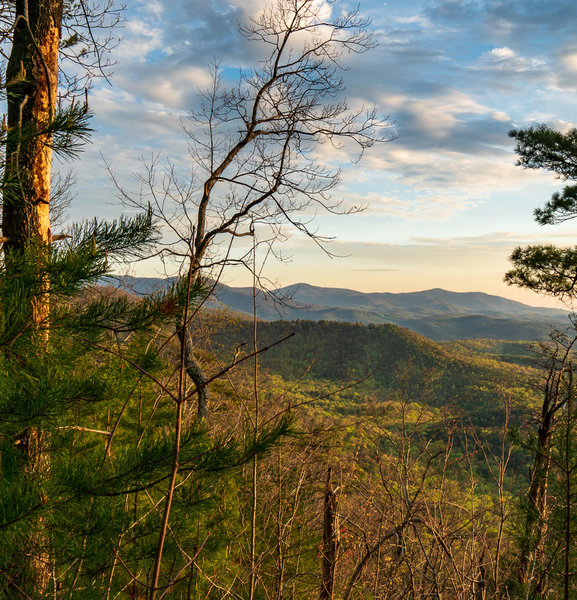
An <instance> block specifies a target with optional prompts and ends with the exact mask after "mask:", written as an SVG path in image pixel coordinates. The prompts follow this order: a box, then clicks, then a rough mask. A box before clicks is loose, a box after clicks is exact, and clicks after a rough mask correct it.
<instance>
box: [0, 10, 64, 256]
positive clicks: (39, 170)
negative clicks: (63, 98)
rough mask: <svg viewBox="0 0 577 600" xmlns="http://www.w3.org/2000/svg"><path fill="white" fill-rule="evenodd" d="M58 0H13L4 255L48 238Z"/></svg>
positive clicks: (3, 227)
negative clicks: (14, 13)
mask: <svg viewBox="0 0 577 600" xmlns="http://www.w3.org/2000/svg"><path fill="white" fill-rule="evenodd" d="M62 7H63V0H17V1H16V21H15V28H14V38H13V43H12V50H11V53H10V58H9V61H8V66H7V69H6V88H7V92H8V101H7V104H8V107H7V108H8V111H7V122H6V125H7V128H8V133H7V140H6V175H5V181H4V184H5V185H4V187H5V190H4V202H3V206H2V229H3V234H4V236H5V237H6V238H8V240H7V241H6V242H5V245H4V248H5V251H6V254H7V256H8V255H9V254H11V253H12V252H13V251H15V250H18V251H22V250H24V249H25V248H26V247H27V246H28V245H29V244H30V243H40V244H48V243H50V242H51V231H50V216H49V205H50V176H51V162H52V148H51V136H50V134H49V133H48V131H49V127H50V124H51V121H52V119H53V117H54V113H55V108H56V98H57V87H58V46H59V43H60V30H61V23H62Z"/></svg>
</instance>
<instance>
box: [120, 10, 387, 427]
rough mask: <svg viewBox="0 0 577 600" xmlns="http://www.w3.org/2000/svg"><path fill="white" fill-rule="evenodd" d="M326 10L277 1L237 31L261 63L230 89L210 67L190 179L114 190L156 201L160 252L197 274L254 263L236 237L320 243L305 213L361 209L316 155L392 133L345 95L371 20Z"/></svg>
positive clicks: (173, 176)
mask: <svg viewBox="0 0 577 600" xmlns="http://www.w3.org/2000/svg"><path fill="white" fill-rule="evenodd" d="M324 11H325V8H323V7H320V6H319V5H318V3H316V2H314V1H313V0H279V1H278V2H276V3H275V4H274V5H271V6H268V7H267V8H265V9H264V10H263V11H262V12H261V13H260V15H259V16H258V17H257V18H256V19H254V20H251V22H250V23H249V24H247V25H245V26H243V27H242V28H241V33H242V34H243V35H244V37H245V38H246V39H247V40H249V41H251V42H254V43H256V44H259V45H260V47H261V51H262V52H263V54H264V56H265V59H264V60H263V61H262V64H261V66H259V67H257V68H254V69H250V70H247V71H243V72H241V74H240V79H239V82H238V84H237V86H236V87H234V88H232V89H225V88H224V85H223V80H222V73H221V71H220V70H219V68H218V67H214V69H213V80H212V87H211V88H210V89H209V90H208V91H206V92H205V93H204V94H203V96H202V103H201V106H200V108H199V109H198V110H197V111H194V112H193V113H192V114H191V117H190V120H189V122H188V125H187V126H186V128H185V132H186V134H187V136H188V139H189V147H190V151H191V160H192V173H191V175H190V178H189V179H188V180H182V179H181V178H179V176H178V169H177V168H176V167H175V166H174V165H169V167H168V170H167V171H166V172H165V173H164V174H162V175H160V174H159V170H160V166H159V164H158V161H155V162H154V163H152V164H151V165H150V166H149V167H148V169H147V171H146V172H145V174H144V175H143V176H141V177H140V181H139V184H140V186H139V187H140V190H142V189H144V192H142V191H139V193H138V194H137V195H133V194H131V193H129V192H127V191H124V190H123V189H122V188H121V186H118V188H119V192H120V195H121V198H122V200H123V201H124V202H125V203H127V204H129V205H131V206H137V207H140V208H142V207H143V206H151V207H152V210H153V212H154V214H155V215H156V216H157V217H158V218H159V219H160V220H161V221H163V222H164V223H165V224H166V225H167V227H168V228H169V231H170V238H169V239H168V240H167V242H166V245H165V246H164V248H162V249H161V250H160V253H161V254H162V255H163V256H164V257H167V258H172V259H176V260H177V261H178V263H179V266H180V269H181V272H182V273H189V276H190V278H191V280H192V281H194V280H195V279H196V278H197V277H198V276H199V275H200V273H201V272H202V273H204V274H205V275H206V274H208V273H212V274H213V276H214V278H215V279H218V269H221V268H222V267H223V266H224V265H231V264H242V265H245V266H247V267H248V268H249V269H250V264H249V262H250V261H249V260H248V257H249V255H250V253H251V252H252V251H253V248H252V247H251V249H250V250H249V251H247V252H246V253H245V252H243V251H242V249H241V250H240V251H239V250H235V249H233V246H234V241H235V240H236V239H238V238H239V237H242V236H252V237H253V238H254V242H253V244H252V245H251V246H256V247H258V246H259V245H261V244H264V245H268V246H269V247H271V246H272V245H273V243H274V242H275V241H277V240H278V239H279V238H282V237H283V236H284V235H285V233H284V230H283V228H284V227H285V226H288V227H292V228H294V229H295V230H296V231H299V232H301V233H304V234H305V235H307V236H309V237H310V238H312V239H313V240H314V241H315V242H317V243H319V244H322V242H323V241H324V239H323V238H322V237H321V236H320V235H318V233H317V232H316V231H315V230H314V229H313V228H312V226H311V224H310V222H309V220H308V217H305V216H304V215H305V214H306V213H307V211H308V212H310V211H311V210H315V211H316V210H324V211H329V212H333V213H335V212H337V213H338V212H345V213H347V212H351V211H354V210H357V208H356V207H342V206H341V204H340V202H338V201H334V200H333V199H332V198H331V192H332V190H333V189H334V188H335V186H336V185H337V183H338V181H339V174H340V169H339V168H338V167H331V166H330V165H327V164H323V163H321V162H319V160H318V158H317V154H318V151H319V149H320V146H322V145H324V144H327V145H330V146H331V147H332V148H335V149H342V150H343V151H345V150H346V156H347V159H346V160H351V151H353V150H355V151H357V153H356V156H355V159H354V160H358V159H360V156H361V155H362V153H363V152H364V151H365V150H366V149H367V148H370V147H371V146H373V145H374V144H375V143H376V142H380V141H385V140H387V139H390V137H386V135H385V134H384V132H385V129H386V127H387V125H388V123H387V120H386V118H385V119H382V118H380V117H378V115H377V113H376V110H375V109H369V110H367V109H365V108H360V109H351V108H349V106H348V105H347V103H346V101H345V100H343V99H340V96H341V94H342V92H343V89H344V83H343V80H342V77H341V71H342V70H343V69H344V68H345V64H344V56H345V54H347V53H360V52H365V51H366V50H368V49H370V48H371V47H372V46H373V41H372V39H371V35H370V33H369V32H368V31H367V26H368V23H369V22H368V21H367V20H366V19H363V18H361V17H360V16H359V14H358V11H356V10H355V11H352V12H348V13H344V14H343V13H341V14H339V15H338V16H333V15H327V14H325V12H324ZM331 17H332V18H331ZM351 145H352V148H351ZM309 209H310V210H309ZM186 326H187V323H186V322H181V323H180V324H179V325H178V331H179V337H180V338H181V339H182V340H184V342H185V343H186V344H187V345H188V347H190V344H191V340H190V338H189V336H188V335H186V334H185V329H186ZM186 355H187V371H188V374H189V376H190V378H191V379H192V380H193V381H194V382H196V383H197V384H200V383H202V379H203V376H202V369H201V368H200V366H199V364H198V362H197V361H196V360H195V358H194V354H193V353H192V351H190V350H187V351H186ZM199 400H201V398H199ZM198 413H199V416H200V417H201V418H205V417H206V416H207V415H208V409H207V406H206V403H204V402H199V406H198Z"/></svg>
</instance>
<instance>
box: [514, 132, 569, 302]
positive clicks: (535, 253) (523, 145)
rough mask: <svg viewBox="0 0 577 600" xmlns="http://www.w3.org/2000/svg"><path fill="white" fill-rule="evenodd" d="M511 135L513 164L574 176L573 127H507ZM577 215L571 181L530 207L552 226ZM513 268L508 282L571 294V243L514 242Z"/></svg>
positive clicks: (565, 295) (566, 297)
mask: <svg viewBox="0 0 577 600" xmlns="http://www.w3.org/2000/svg"><path fill="white" fill-rule="evenodd" d="M509 135H510V136H511V137H513V138H515V139H516V140H517V145H516V147H515V152H516V153H517V154H518V155H519V158H518V161H517V164H518V165H520V166H522V167H524V168H526V169H545V170H546V171H551V172H553V173H555V174H556V175H557V176H558V177H559V178H560V179H563V180H564V181H577V129H570V130H569V131H568V132H567V133H561V132H560V131H556V130H554V129H552V128H551V127H548V126H547V125H539V126H537V127H530V128H528V129H519V130H518V129H513V130H511V131H510V132H509ZM575 217H577V185H576V184H571V185H566V186H565V187H564V188H563V190H562V191H561V192H555V193H554V194H553V196H552V197H551V200H549V201H548V202H547V203H546V204H545V206H544V207H543V208H542V209H539V208H538V209H536V210H535V220H536V221H537V222H538V223H539V224H540V225H555V224H558V223H563V222H565V221H568V220H571V219H574V218H575ZM510 260H511V262H512V263H513V269H512V270H511V271H509V272H508V273H507V274H506V275H505V281H506V282H507V283H509V284H510V285H519V286H521V287H526V288H528V289H530V290H533V291H535V292H542V293H545V294H550V295H553V296H556V297H558V298H560V299H562V300H567V301H571V300H573V299H574V298H575V297H576V296H577V287H576V285H577V246H575V247H567V248H561V247H557V246H553V245H549V244H547V245H535V246H527V247H525V248H521V247H518V248H516V249H515V250H514V252H513V254H512V255H511V258H510Z"/></svg>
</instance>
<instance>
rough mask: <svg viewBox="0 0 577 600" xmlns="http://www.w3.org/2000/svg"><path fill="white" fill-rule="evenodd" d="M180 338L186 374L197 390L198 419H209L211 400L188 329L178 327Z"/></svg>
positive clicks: (181, 326)
mask: <svg viewBox="0 0 577 600" xmlns="http://www.w3.org/2000/svg"><path fill="white" fill-rule="evenodd" d="M177 333H178V337H179V339H180V342H181V343H182V344H184V367H185V369H186V373H187V374H188V376H189V377H190V378H191V379H192V381H193V383H194V385H195V386H196V389H197V397H198V410H197V415H198V419H199V420H202V419H208V415H209V398H208V386H207V385H206V377H205V376H204V373H203V371H202V368H201V367H200V364H199V362H198V361H197V360H196V357H195V356H194V350H193V343H192V338H191V335H190V332H189V331H188V328H186V327H185V326H184V325H182V324H179V325H178V327H177Z"/></svg>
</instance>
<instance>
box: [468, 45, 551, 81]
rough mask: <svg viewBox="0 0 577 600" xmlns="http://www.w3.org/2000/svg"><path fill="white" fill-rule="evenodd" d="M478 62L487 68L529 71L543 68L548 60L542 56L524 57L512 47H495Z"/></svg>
mask: <svg viewBox="0 0 577 600" xmlns="http://www.w3.org/2000/svg"><path fill="white" fill-rule="evenodd" d="M478 64H479V65H480V66H481V67H484V68H486V69H494V70H497V71H500V72H501V74H503V73H504V72H506V73H509V74H511V73H527V72H529V71H530V72H532V73H534V72H535V71H539V70H543V69H544V67H545V65H546V62H545V61H544V60H543V59H541V58H524V57H522V56H519V55H518V54H517V53H516V52H515V51H514V50H511V48H507V47H506V46H505V47H503V48H493V49H492V50H490V51H489V52H486V53H484V54H482V55H481V57H480V58H479V61H478Z"/></svg>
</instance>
